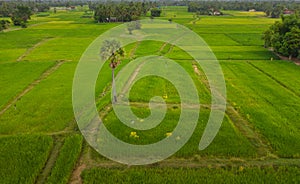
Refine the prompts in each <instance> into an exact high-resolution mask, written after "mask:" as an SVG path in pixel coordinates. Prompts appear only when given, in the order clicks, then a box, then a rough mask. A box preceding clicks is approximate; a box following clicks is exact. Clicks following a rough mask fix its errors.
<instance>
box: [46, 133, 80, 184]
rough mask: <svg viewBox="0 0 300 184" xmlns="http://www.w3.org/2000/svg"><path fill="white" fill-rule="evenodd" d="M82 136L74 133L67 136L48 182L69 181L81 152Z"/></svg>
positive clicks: (56, 183)
mask: <svg viewBox="0 0 300 184" xmlns="http://www.w3.org/2000/svg"><path fill="white" fill-rule="evenodd" d="M81 146H82V136H80V135H72V136H69V137H67V138H66V140H65V142H64V145H63V147H62V148H61V151H60V153H59V155H58V158H57V160H56V163H55V165H54V167H53V169H52V171H51V175H50V176H49V178H48V179H47V182H46V183H55V184H58V183H67V182H68V180H69V178H70V176H71V173H72V170H73V168H74V166H75V164H76V161H77V159H78V157H79V154H80V152H81Z"/></svg>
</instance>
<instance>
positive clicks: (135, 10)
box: [89, 1, 156, 22]
mask: <svg viewBox="0 0 300 184" xmlns="http://www.w3.org/2000/svg"><path fill="white" fill-rule="evenodd" d="M155 6H156V4H155V2H132V1H131V2H109V3H89V8H90V9H91V10H93V11H94V19H95V20H96V21H98V22H112V21H113V22H129V21H133V20H138V19H139V17H140V16H145V15H146V14H147V12H148V11H149V10H150V9H151V8H153V7H155Z"/></svg>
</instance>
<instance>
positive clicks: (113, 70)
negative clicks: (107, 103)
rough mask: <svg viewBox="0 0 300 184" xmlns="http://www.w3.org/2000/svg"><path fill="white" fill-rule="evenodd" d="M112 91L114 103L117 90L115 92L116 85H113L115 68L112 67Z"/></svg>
mask: <svg viewBox="0 0 300 184" xmlns="http://www.w3.org/2000/svg"><path fill="white" fill-rule="evenodd" d="M112 93H113V98H112V102H113V103H116V102H117V92H116V86H115V69H114V68H112Z"/></svg>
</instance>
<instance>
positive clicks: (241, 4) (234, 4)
mask: <svg viewBox="0 0 300 184" xmlns="http://www.w3.org/2000/svg"><path fill="white" fill-rule="evenodd" d="M187 6H188V11H189V12H197V13H198V14H200V15H210V14H212V11H215V10H218V11H220V10H239V11H249V10H252V9H254V10H256V11H263V12H265V13H266V16H268V17H272V18H279V17H280V15H281V14H282V13H284V11H285V10H290V11H292V12H297V11H300V2H299V1H282V2H281V1H189V2H187Z"/></svg>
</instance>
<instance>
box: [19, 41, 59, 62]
mask: <svg viewBox="0 0 300 184" xmlns="http://www.w3.org/2000/svg"><path fill="white" fill-rule="evenodd" d="M53 39H54V38H45V39H43V40H41V41H40V42H38V43H37V44H35V45H34V46H32V47H31V48H29V49H27V51H26V52H25V53H24V54H22V55H21V56H20V57H19V58H18V59H17V61H18V62H19V61H22V60H23V59H24V58H25V57H26V56H28V55H29V54H30V53H31V52H32V51H33V50H34V49H36V48H37V47H39V46H40V45H42V44H44V43H46V42H47V41H49V40H53Z"/></svg>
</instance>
